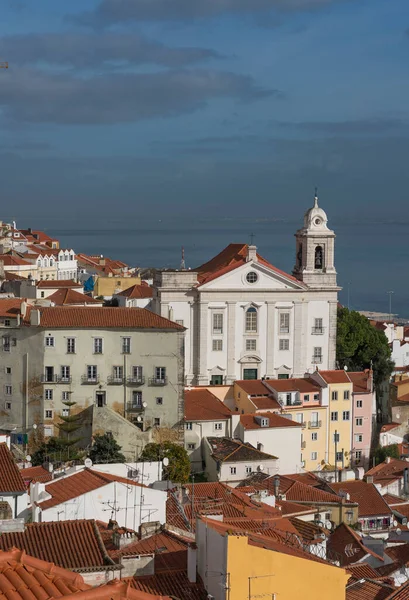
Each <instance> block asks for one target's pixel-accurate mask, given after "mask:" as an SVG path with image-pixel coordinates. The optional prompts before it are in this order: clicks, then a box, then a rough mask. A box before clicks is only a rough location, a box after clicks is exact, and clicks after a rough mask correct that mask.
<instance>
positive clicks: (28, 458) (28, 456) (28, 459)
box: [26, 454, 31, 462]
mask: <svg viewBox="0 0 409 600" xmlns="http://www.w3.org/2000/svg"><path fill="white" fill-rule="evenodd" d="M26 461H27V462H31V456H30V455H29V454H27V456H26Z"/></svg>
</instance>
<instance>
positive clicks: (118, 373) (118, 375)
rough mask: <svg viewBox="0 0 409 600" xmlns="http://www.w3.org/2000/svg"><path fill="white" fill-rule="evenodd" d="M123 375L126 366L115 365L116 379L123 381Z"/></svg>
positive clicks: (114, 375)
mask: <svg viewBox="0 0 409 600" xmlns="http://www.w3.org/2000/svg"><path fill="white" fill-rule="evenodd" d="M123 375H124V368H123V366H122V365H119V366H115V367H113V378H114V381H122V379H123Z"/></svg>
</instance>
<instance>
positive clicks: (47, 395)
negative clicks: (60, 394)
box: [44, 389, 53, 400]
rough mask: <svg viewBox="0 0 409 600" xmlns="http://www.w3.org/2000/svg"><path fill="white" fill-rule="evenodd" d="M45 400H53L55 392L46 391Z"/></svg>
mask: <svg viewBox="0 0 409 600" xmlns="http://www.w3.org/2000/svg"><path fill="white" fill-rule="evenodd" d="M44 398H45V399H46V400H52V399H53V390H50V389H46V390H44Z"/></svg>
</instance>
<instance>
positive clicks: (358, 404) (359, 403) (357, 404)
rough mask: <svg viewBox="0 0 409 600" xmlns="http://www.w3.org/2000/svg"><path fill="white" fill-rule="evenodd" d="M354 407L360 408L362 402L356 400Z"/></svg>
mask: <svg viewBox="0 0 409 600" xmlns="http://www.w3.org/2000/svg"><path fill="white" fill-rule="evenodd" d="M356 407H357V408H362V400H357V401H356Z"/></svg>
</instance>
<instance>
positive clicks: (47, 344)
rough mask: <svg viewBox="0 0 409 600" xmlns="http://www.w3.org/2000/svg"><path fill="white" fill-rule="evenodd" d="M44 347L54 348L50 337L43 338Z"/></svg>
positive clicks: (52, 339)
mask: <svg viewBox="0 0 409 600" xmlns="http://www.w3.org/2000/svg"><path fill="white" fill-rule="evenodd" d="M45 345H46V346H48V347H50V348H54V338H53V336H52V335H47V337H46V338H45Z"/></svg>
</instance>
